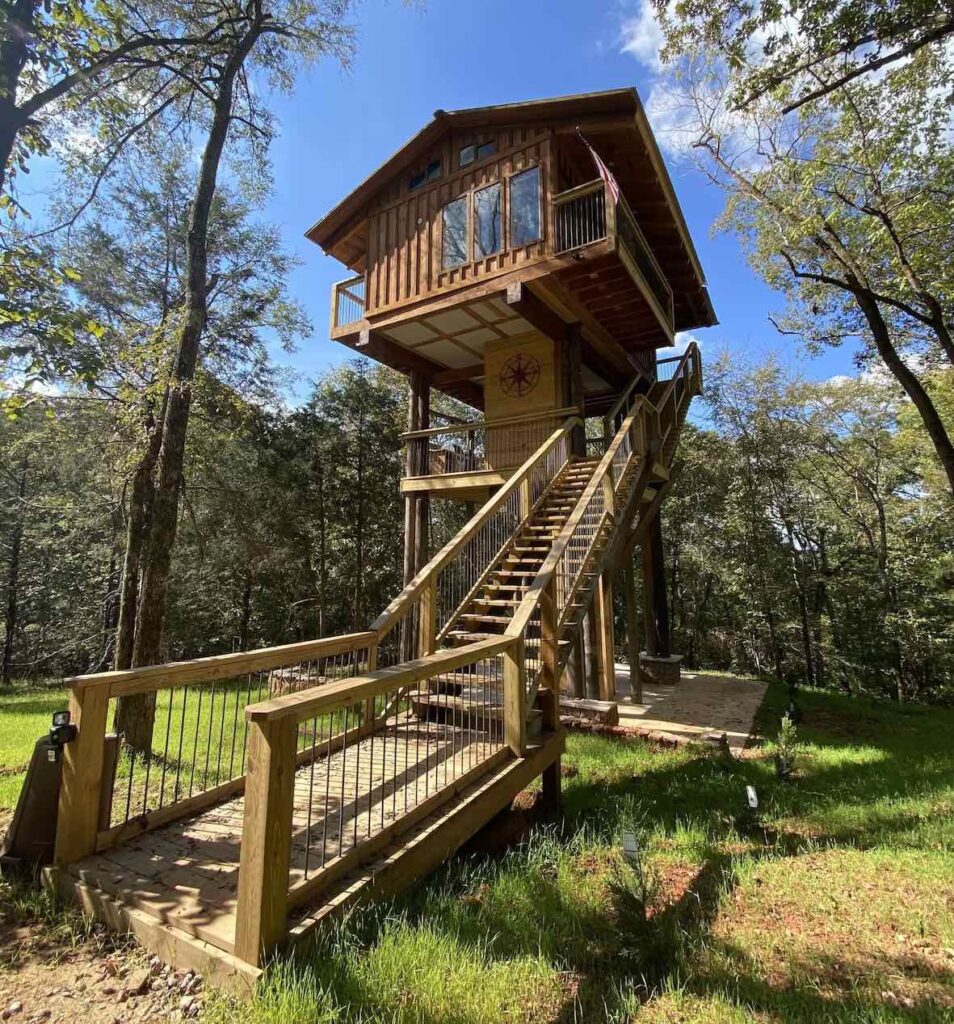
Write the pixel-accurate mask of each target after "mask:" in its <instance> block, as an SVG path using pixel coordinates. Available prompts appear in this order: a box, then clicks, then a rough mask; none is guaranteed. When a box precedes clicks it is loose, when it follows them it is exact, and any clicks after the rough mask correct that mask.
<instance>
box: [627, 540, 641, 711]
mask: <svg viewBox="0 0 954 1024" xmlns="http://www.w3.org/2000/svg"><path fill="white" fill-rule="evenodd" d="M623 597H624V599H625V601H626V658H627V661H628V662H629V694H630V700H632V702H633V703H634V704H642V702H643V675H642V672H641V671H640V668H639V609H638V608H637V606H636V568H635V566H634V565H633V559H632V556H630V557H629V558H627V559H626V562H625V563H624V565H623Z"/></svg>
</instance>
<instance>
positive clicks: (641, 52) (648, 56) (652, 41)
mask: <svg viewBox="0 0 954 1024" xmlns="http://www.w3.org/2000/svg"><path fill="white" fill-rule="evenodd" d="M620 41H621V43H622V46H621V47H620V52H621V53H628V54H630V55H631V56H632V57H635V58H636V60H638V61H639V63H640V64H645V65H646V67H648V68H650V69H652V70H653V71H661V70H662V67H663V65H662V61H661V60H660V59H659V51H660V49H661V48H662V45H663V34H662V29H661V28H660V27H659V22H658V21H657V20H656V12H655V11H654V10H653V5H652V3H650V2H649V0H639V4H638V6H637V8H636V13H635V14H634V15H632V16H631V17H628V18H624V19H623V24H622V26H621V27H620Z"/></svg>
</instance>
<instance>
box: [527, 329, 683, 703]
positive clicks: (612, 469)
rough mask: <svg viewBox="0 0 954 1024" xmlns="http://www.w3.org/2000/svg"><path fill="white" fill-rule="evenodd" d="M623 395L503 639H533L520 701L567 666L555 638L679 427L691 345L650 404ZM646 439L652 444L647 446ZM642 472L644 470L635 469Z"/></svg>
mask: <svg viewBox="0 0 954 1024" xmlns="http://www.w3.org/2000/svg"><path fill="white" fill-rule="evenodd" d="M635 383H636V382H635V381H634V383H633V385H632V386H631V387H630V388H628V389H627V391H626V392H625V393H624V394H625V395H626V398H625V403H624V405H623V408H625V410H626V413H625V416H624V418H623V419H622V421H621V423H620V424H619V427H618V429H617V431H616V433H615V435H614V436H613V439H612V441H611V442H610V444H609V446H608V447H607V449H606V453H605V455H604V456H603V458H602V459H601V460H600V463H599V465H598V466H597V468H596V470H595V471H594V473H593V475H592V477H591V478H590V480H589V482H588V484H587V486H586V488H585V489H584V491H583V493H582V494H581V495H580V497H579V499H578V501H577V503H576V505H575V506H574V508H573V510H572V511H571V512H570V515H569V517H568V519H567V521H566V523H565V524H564V526H563V528H562V529H561V531H560V533H559V535H558V536H557V537H556V539H555V540H554V542H553V545H552V547H551V549H550V552H549V554H548V555H547V557H546V559H545V560H544V562H543V565H542V566H541V567H540V570H539V572H538V573H537V575H536V577H535V578H534V580H533V582H532V583H531V585H530V587H529V589H528V590H527V592H526V594H525V595H524V598H523V600H522V602H521V604H520V606H519V607H518V608H517V609H516V612H515V614H514V616H513V619H512V620H511V623H510V626H509V627H508V629H507V634H508V635H511V636H514V637H516V638H518V639H521V640H522V641H523V642H524V643H531V642H532V638H533V637H534V636H536V635H539V637H540V640H539V644H540V653H539V661H538V663H537V664H536V665H535V666H534V668H533V669H531V668H530V667H529V659H528V666H527V670H526V683H527V688H528V693H527V700H528V701H532V700H533V699H534V696H535V693H536V691H537V690H538V689H542V690H544V691H546V690H550V691H552V690H553V689H554V687H555V685H556V681H557V680H558V679H559V677H560V673H561V671H562V668H563V666H564V665H565V663H566V657H567V653H568V648H567V645H566V644H565V643H564V644H563V645H561V642H560V640H561V633H563V632H565V631H566V629H567V626H568V625H569V623H570V622H571V621H572V622H574V623H578V622H579V621H580V619H581V617H582V611H583V609H584V606H585V605H586V604H587V603H588V602H589V600H590V599H591V598H592V595H593V593H594V592H595V591H596V589H597V587H598V586H599V585H600V584H599V582H598V580H599V577H600V574H601V570H602V564H601V561H600V558H601V555H603V554H604V553H605V550H606V541H607V540H608V539H609V537H610V534H611V527H612V524H613V523H614V521H615V518H616V516H617V514H618V510H619V509H621V508H624V507H625V506H626V505H627V503H629V502H630V501H631V495H632V492H633V489H634V488H636V487H640V486H642V480H643V478H644V474H645V470H646V468H647V465H648V460H650V459H654V458H655V457H656V452H657V450H658V449H659V448H663V447H664V446H665V445H666V444H667V443H668V442H669V441H670V439H671V438H672V437H673V435H674V431H675V430H676V429H677V428H678V424H679V420H680V416H681V414H682V412H683V411H684V409H685V406H686V405H687V403H688V401H689V400H690V398H691V397H692V394H693V393H694V392H696V391H698V389H699V385H700V383H701V367H700V360H699V352H698V348H697V347H696V346H695V345H690V346H689V348H688V349H687V351H686V352H685V354H684V355H683V356H681V357H680V358H679V360H678V365H677V366H676V368H675V370H674V371H673V375H672V378H671V379H670V381H669V382H668V384H667V386H666V387H665V388H664V389H663V391H662V393H661V394H660V395H659V396H658V398H657V400H656V402H655V403H653V402H651V401H650V400H649V398H648V397H647V396H646V395H645V394H643V393H638V392H636V388H635ZM614 415H615V411H614ZM650 439H652V440H653V447H652V448H650ZM640 468H642V470H643V472H642V473H640V472H638V469H640Z"/></svg>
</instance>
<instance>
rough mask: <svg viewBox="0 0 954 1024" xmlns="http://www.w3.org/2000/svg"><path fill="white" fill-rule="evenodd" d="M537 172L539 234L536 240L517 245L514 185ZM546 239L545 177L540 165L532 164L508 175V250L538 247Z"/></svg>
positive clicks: (528, 240) (532, 239)
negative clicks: (515, 239) (526, 175)
mask: <svg viewBox="0 0 954 1024" xmlns="http://www.w3.org/2000/svg"><path fill="white" fill-rule="evenodd" d="M534 171H535V172H536V175H537V234H536V237H535V238H528V239H527V240H526V241H523V242H520V243H519V244H515V243H514V240H513V209H514V206H513V183H514V181H516V179H517V178H520V177H522V176H523V175H525V174H530V173H532V172H534ZM543 239H544V211H543V176H542V175H541V174H540V165H539V164H538V163H537V164H532V165H531V166H529V167H524V168H522V169H521V170H519V171H517V172H516V173H515V174H509V175H507V243H508V250H509V251H513V250H514V249H523V248H526V246H528V245H536V244H537V243H538V242H542V241H543Z"/></svg>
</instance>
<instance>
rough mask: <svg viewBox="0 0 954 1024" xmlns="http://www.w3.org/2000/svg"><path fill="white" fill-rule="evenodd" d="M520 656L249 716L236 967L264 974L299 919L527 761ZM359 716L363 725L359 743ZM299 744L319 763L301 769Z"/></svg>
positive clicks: (376, 676)
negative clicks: (478, 784)
mask: <svg viewBox="0 0 954 1024" xmlns="http://www.w3.org/2000/svg"><path fill="white" fill-rule="evenodd" d="M520 653H521V647H520V644H519V643H518V642H517V641H515V640H514V639H512V638H510V637H500V638H498V639H496V640H488V641H482V642H480V643H475V644H470V645H468V646H466V647H461V648H457V649H455V650H448V651H440V652H438V653H436V654H432V655H429V656H427V657H424V658H420V659H417V660H414V661H411V662H408V663H405V664H403V665H399V666H396V667H393V668H389V669H381V670H378V671H375V672H371V673H368V674H366V675H364V676H359V677H356V678H353V679H348V680H344V681H342V682H339V683H336V684H332V685H331V686H328V687H323V688H320V689H316V690H309V691H305V692H302V693H297V694H289V695H286V696H283V697H276V698H274V699H272V700H270V701H266V702H264V703H261V704H257V705H253V706H251V707H249V708H247V709H246V717H247V719H248V722H249V730H250V735H249V751H250V754H249V774H248V782H247V786H246V795H245V825H244V828H243V834H242V851H241V863H240V867H239V892H238V911H237V925H236V935H235V954H236V956H238V957H240V958H241V959H243V960H247V961H249V962H251V963H260V962H261V959H262V957H263V955H264V954H265V952H266V951H267V950H269V949H271V948H272V947H273V946H274V945H275V944H276V943H278V942H280V941H281V940H282V939H283V938H284V936H285V933H286V929H287V919H288V913H289V911H290V910H293V909H294V908H296V907H300V906H302V905H303V904H305V903H307V902H309V901H310V900H312V899H314V897H315V896H316V895H317V894H318V893H319V892H320V891H322V890H323V889H325V888H327V887H328V886H329V885H330V884H331V883H333V882H334V881H335V880H336V879H339V878H340V877H341V876H342V874H344V873H345V872H347V871H348V870H349V869H350V868H351V867H353V866H354V865H355V864H356V863H357V862H358V861H359V860H363V859H364V858H366V857H368V856H369V855H370V854H371V853H373V852H374V851H376V850H378V849H380V848H381V847H383V846H384V845H386V844H387V843H388V842H390V841H391V840H392V839H393V838H394V837H395V836H396V835H398V834H399V833H400V832H403V831H406V830H407V829H409V828H411V827H412V826H413V825H414V824H415V823H416V822H418V821H420V820H421V819H422V818H423V817H424V816H425V815H427V814H429V813H431V812H432V811H433V810H435V809H436V808H437V807H439V806H440V804H441V803H443V802H445V801H446V800H448V799H450V798H451V797H452V796H453V795H454V794H455V793H457V792H459V791H460V790H461V789H462V788H463V787H464V786H466V785H468V784H469V783H470V782H471V781H474V780H475V779H476V778H478V777H479V776H480V775H482V774H483V773H484V772H486V771H487V770H488V769H489V768H490V767H491V766H492V765H493V764H495V763H499V762H501V761H503V760H504V759H506V758H507V757H508V756H510V755H511V754H516V755H517V756H523V754H524V753H525V747H526V705H525V691H524V684H523V676H522V666H521V665H520V664H519V658H520ZM349 715H351V716H352V718H353V719H354V720H355V721H357V722H359V723H360V724H359V726H358V727H357V729H356V730H354V731H352V732H350V733H349V730H348V717H349ZM362 728H363V729H365V730H366V731H365V732H364V733H363V734H362V733H361V732H359V731H358V730H360V729H362ZM302 733H304V735H305V746H306V747H307V749H309V750H310V751H312V756H311V759H310V761H309V762H308V763H307V764H306V766H305V768H304V770H297V771H296V764H297V761H296V751H297V750H298V749H299V747H300V746H301V745H302V740H301V736H302ZM326 737H327V740H326V739H325V738H326ZM336 738H337V741H336ZM326 745H327V749H326Z"/></svg>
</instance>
